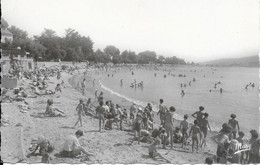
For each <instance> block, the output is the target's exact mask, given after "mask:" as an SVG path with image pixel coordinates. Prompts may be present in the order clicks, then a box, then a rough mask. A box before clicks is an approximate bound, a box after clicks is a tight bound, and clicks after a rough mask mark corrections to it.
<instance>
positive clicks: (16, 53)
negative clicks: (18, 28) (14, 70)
mask: <svg viewBox="0 0 260 165" xmlns="http://www.w3.org/2000/svg"><path fill="white" fill-rule="evenodd" d="M1 54H2V57H1V70H2V75H5V74H7V73H8V71H9V69H10V68H11V67H12V65H15V66H16V67H18V68H20V69H21V70H23V71H32V70H33V69H34V61H33V58H29V57H27V54H26V53H23V52H22V51H21V50H19V49H2V50H1ZM11 62H12V64H11Z"/></svg>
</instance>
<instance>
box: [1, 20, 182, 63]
mask: <svg viewBox="0 0 260 165" xmlns="http://www.w3.org/2000/svg"><path fill="white" fill-rule="evenodd" d="M1 28H6V29H8V30H9V31H10V32H11V33H12V34H13V42H9V41H7V40H6V42H5V43H1V47H2V49H12V48H13V49H16V48H17V47H20V48H21V50H22V51H24V52H29V53H30V54H29V56H31V57H33V58H34V59H35V60H36V61H58V60H61V61H75V62H82V61H91V62H95V63H109V62H112V63H114V64H120V63H126V64H136V63H138V64H148V63H159V64H186V63H185V61H184V60H183V59H180V58H177V57H175V56H173V57H164V56H162V55H157V54H156V53H155V52H154V51H143V52H140V53H138V54H136V53H135V52H134V51H130V50H125V51H123V52H120V50H119V49H118V48H117V47H115V46H113V45H108V46H106V47H105V49H103V50H100V49H97V50H96V51H94V50H93V45H94V42H93V41H92V39H91V38H90V37H86V36H82V35H80V34H79V32H77V31H76V30H74V29H71V28H68V29H66V30H65V36H64V37H60V36H58V35H57V34H56V32H55V31H53V30H52V29H44V30H43V32H42V33H41V34H40V35H35V36H33V37H31V38H29V37H28V33H27V32H26V31H24V30H22V29H20V28H18V27H15V26H11V27H9V25H8V23H7V21H6V20H4V19H3V18H2V19H1Z"/></svg>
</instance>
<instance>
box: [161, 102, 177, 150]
mask: <svg viewBox="0 0 260 165" xmlns="http://www.w3.org/2000/svg"><path fill="white" fill-rule="evenodd" d="M173 112H175V108H174V106H171V107H170V111H167V112H166V113H165V116H164V128H165V131H166V134H167V136H166V138H165V140H164V143H163V148H164V149H165V145H166V140H168V138H169V137H171V141H170V142H171V149H172V146H173V121H174V119H173Z"/></svg>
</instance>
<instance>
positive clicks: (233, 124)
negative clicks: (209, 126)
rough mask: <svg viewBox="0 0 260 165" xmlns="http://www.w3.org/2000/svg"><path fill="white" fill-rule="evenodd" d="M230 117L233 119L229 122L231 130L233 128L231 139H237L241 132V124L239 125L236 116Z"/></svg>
mask: <svg viewBox="0 0 260 165" xmlns="http://www.w3.org/2000/svg"><path fill="white" fill-rule="evenodd" d="M230 117H231V119H230V120H229V121H228V125H229V126H231V128H232V134H231V136H230V137H229V138H230V139H232V138H233V139H236V135H237V132H238V131H239V124H238V121H237V120H236V115H235V114H231V116H230ZM237 130H238V131H237ZM232 135H233V137H232Z"/></svg>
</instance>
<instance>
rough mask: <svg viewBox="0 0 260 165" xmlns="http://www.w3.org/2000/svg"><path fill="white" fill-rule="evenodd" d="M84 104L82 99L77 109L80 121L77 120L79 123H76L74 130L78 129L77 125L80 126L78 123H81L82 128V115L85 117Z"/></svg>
mask: <svg viewBox="0 0 260 165" xmlns="http://www.w3.org/2000/svg"><path fill="white" fill-rule="evenodd" d="M83 103H84V102H83V100H82V99H80V100H79V104H78V106H77V108H76V111H77V115H78V120H77V122H76V123H75V125H74V126H73V128H75V127H76V125H77V124H78V122H80V126H81V127H82V117H81V116H82V115H84V104H83Z"/></svg>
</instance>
